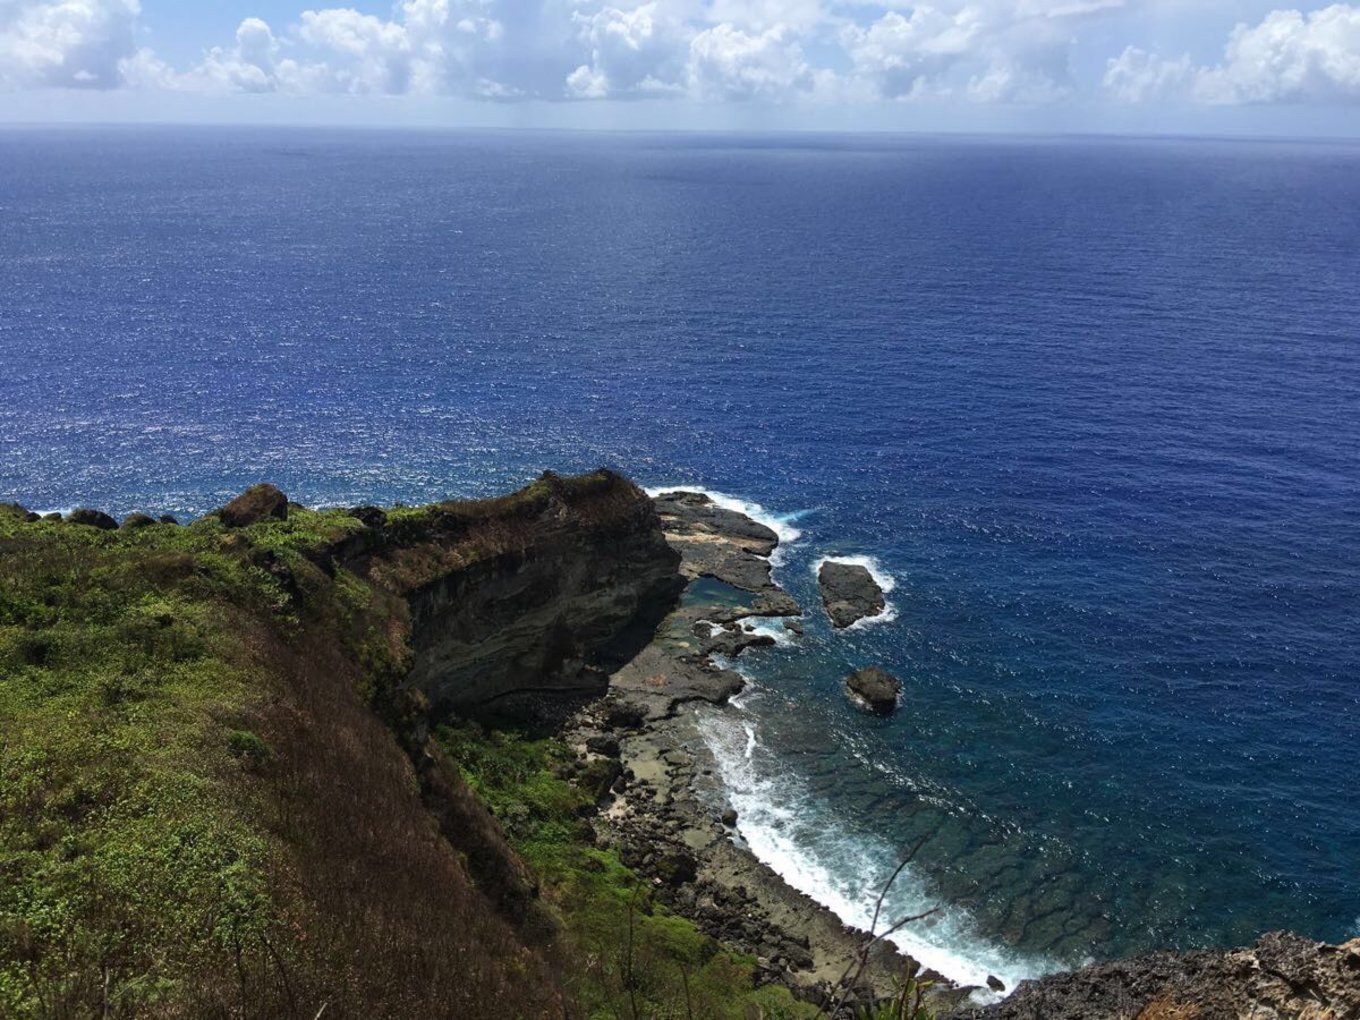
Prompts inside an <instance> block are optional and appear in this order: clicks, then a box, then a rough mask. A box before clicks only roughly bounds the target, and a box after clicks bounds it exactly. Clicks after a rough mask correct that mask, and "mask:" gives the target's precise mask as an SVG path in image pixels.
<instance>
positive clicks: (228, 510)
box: [217, 483, 288, 528]
mask: <svg viewBox="0 0 1360 1020" xmlns="http://www.w3.org/2000/svg"><path fill="white" fill-rule="evenodd" d="M217 516H218V517H220V518H221V519H222V523H223V524H225V525H226V526H227V527H229V528H244V527H247V526H249V525H251V524H254V523H256V522H257V521H263V520H265V519H266V518H269V517H273V518H276V519H277V520H280V521H284V520H287V519H288V497H287V496H285V495H284V494H283V493H282V492H280V491H279V490H278V489H277V488H276V487H275V486H273V485H269V484H267V483H262V484H260V485H252V486H251V487H250V488H249V489H247V490H246V491H245V492H243V493H241V494H240V495H239V496H237V497H236V498H235V499H233V500H232V501H231V502H230V503H228V504H227V505H226V506H224V507H222V509H221V510H219V511H217Z"/></svg>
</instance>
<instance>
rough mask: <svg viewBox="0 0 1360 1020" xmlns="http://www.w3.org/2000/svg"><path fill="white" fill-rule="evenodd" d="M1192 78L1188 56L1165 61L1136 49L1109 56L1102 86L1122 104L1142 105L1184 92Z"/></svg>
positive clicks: (1126, 49)
mask: <svg viewBox="0 0 1360 1020" xmlns="http://www.w3.org/2000/svg"><path fill="white" fill-rule="evenodd" d="M1194 78H1195V68H1194V65H1193V64H1191V62H1190V58H1189V56H1183V57H1181V58H1180V59H1179V60H1164V59H1162V58H1161V57H1159V56H1157V55H1156V54H1153V53H1149V52H1147V50H1141V49H1139V48H1138V47H1136V46H1129V47H1127V48H1125V50H1124V52H1123V53H1121V54H1120V55H1119V56H1117V57H1112V58H1111V59H1110V60H1109V62H1108V63H1107V65H1106V68H1105V79H1104V81H1105V87H1106V88H1107V89H1109V90H1110V92H1111V93H1113V94H1114V96H1115V97H1116V98H1117V99H1119V100H1121V101H1123V102H1125V103H1144V102H1149V101H1152V100H1157V99H1164V98H1166V97H1168V96H1174V95H1177V94H1180V93H1182V92H1184V91H1185V90H1186V89H1187V88H1188V87H1189V86H1190V84H1191V83H1192V82H1193V81H1194Z"/></svg>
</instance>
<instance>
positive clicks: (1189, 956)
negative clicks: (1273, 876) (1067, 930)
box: [948, 932, 1360, 1020]
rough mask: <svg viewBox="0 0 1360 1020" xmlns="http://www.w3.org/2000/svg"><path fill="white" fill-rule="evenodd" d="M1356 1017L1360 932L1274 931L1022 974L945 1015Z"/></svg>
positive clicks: (1108, 1019)
mask: <svg viewBox="0 0 1360 1020" xmlns="http://www.w3.org/2000/svg"><path fill="white" fill-rule="evenodd" d="M1348 1017H1360V939H1356V940H1354V941H1352V942H1347V943H1346V944H1345V945H1341V946H1329V945H1326V944H1324V943H1321V942H1314V941H1312V940H1311V939H1305V938H1302V937H1300V936H1298V935H1291V934H1288V933H1286V932H1276V933H1274V934H1271V935H1265V936H1262V938H1261V939H1260V940H1259V941H1258V942H1257V943H1256V945H1254V946H1252V947H1250V948H1247V949H1215V950H1205V951H1201V952H1191V953H1153V954H1152V955H1150V956H1140V957H1135V958H1134V959H1130V960H1120V961H1117V962H1115V963H1101V964H1094V965H1092V966H1089V967H1084V968H1082V969H1081V970H1078V971H1075V972H1073V973H1070V974H1054V975H1052V976H1050V977H1046V978H1040V979H1039V980H1037V981H1025V982H1022V983H1021V984H1020V986H1019V987H1018V988H1017V989H1016V990H1015V992H1014V993H1013V994H1012V995H1011V996H1010V998H1008V999H1006V1000H1004V1001H1003V1002H1000V1003H998V1004H997V1005H995V1006H990V1007H987V1008H985V1009H968V1010H961V1011H955V1012H953V1013H950V1014H948V1020H1244V1018H1250V1020H1285V1018H1288V1020H1343V1018H1348Z"/></svg>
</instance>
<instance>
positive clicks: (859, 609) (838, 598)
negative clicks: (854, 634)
mask: <svg viewBox="0 0 1360 1020" xmlns="http://www.w3.org/2000/svg"><path fill="white" fill-rule="evenodd" d="M817 582H818V583H819V584H820V585H821V588H822V605H824V606H825V607H826V615H827V616H829V617H831V623H832V624H833V625H834V626H835V627H837V628H838V629H839V628H844V627H849V626H850V625H851V624H852V623H855V622H857V621H859V620H863V619H865V618H866V617H870V616H877V615H878V614H879V613H881V612H883V609H884V607H885V606H886V605H887V601H886V600H885V599H884V597H883V589H882V588H880V587H879V586H878V582H877V581H875V580H874V575H873V574H871V573H869V570H868V568H867V567H863V566H860V565H859V564H858V563H837V562H836V561H834V560H827V561H826V562H825V563H823V564H822V567H821V569H820V570H818V571H817Z"/></svg>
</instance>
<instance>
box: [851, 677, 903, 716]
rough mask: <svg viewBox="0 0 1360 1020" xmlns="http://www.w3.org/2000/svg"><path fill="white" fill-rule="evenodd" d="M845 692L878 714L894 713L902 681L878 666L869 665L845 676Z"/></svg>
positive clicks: (853, 699)
mask: <svg viewBox="0 0 1360 1020" xmlns="http://www.w3.org/2000/svg"><path fill="white" fill-rule="evenodd" d="M845 692H846V694H847V695H848V696H849V698H850V700H851V701H854V702H856V703H857V704H860V705H863V706H864V707H865V708H867V709H869V711H871V712H874V713H875V714H877V715H892V713H893V710H894V709H896V708H897V696H898V695H899V694H901V693H902V681H900V680H898V679H897V677H895V676H893V675H892V674H891V673H889V672H887V671H886V670H882V669H879V668H878V667H877V666H868V667H866V668H864V669H857V670H855V672H853V673H851V674H850V675H849V676H848V677H846V678H845Z"/></svg>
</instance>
